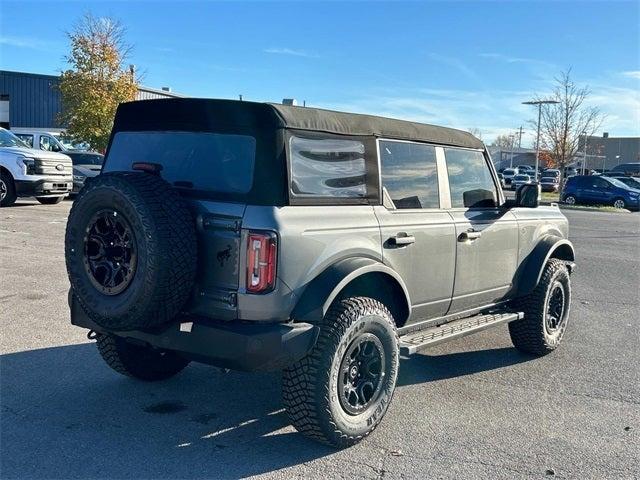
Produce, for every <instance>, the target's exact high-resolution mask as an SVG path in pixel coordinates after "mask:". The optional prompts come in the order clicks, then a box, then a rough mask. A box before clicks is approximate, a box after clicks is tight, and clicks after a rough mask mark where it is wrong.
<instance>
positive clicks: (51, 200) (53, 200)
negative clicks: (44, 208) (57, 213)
mask: <svg viewBox="0 0 640 480" xmlns="http://www.w3.org/2000/svg"><path fill="white" fill-rule="evenodd" d="M36 200H38V201H39V202H40V203H41V204H42V205H56V204H58V203H60V202H61V201H62V200H64V196H62V197H36Z"/></svg>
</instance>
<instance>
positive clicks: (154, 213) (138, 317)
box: [65, 172, 197, 332]
mask: <svg viewBox="0 0 640 480" xmlns="http://www.w3.org/2000/svg"><path fill="white" fill-rule="evenodd" d="M105 211H106V212H111V211H113V212H116V213H117V215H119V217H118V218H121V219H122V221H126V223H127V225H128V226H130V230H131V232H132V237H133V241H132V242H130V244H132V245H134V247H132V248H135V252H136V261H135V266H134V267H133V268H132V269H131V272H132V273H131V274H130V276H129V280H128V282H129V283H123V284H122V285H121V287H122V288H123V290H122V291H117V290H116V291H115V292H112V293H110V292H108V291H106V289H105V288H102V290H101V289H100V286H99V285H97V284H96V278H95V275H94V277H93V278H92V277H91V275H92V273H91V272H90V267H88V266H87V265H88V264H89V260H88V259H89V255H88V252H85V248H88V247H86V238H88V237H87V236H88V235H89V234H88V232H89V227H90V224H91V223H92V222H93V219H94V218H95V216H96V215H99V214H100V212H105ZM109 214H111V213H109ZM114 218H115V217H114ZM65 258H66V264H67V273H68V275H69V280H70V283H71V286H72V288H73V293H74V294H75V297H76V298H77V300H78V302H79V304H80V305H81V307H82V308H83V310H84V311H85V312H86V314H87V316H88V317H89V318H91V320H93V321H94V322H95V323H96V324H98V325H100V326H102V327H103V328H105V329H107V330H109V331H113V332H118V331H126V330H146V329H150V328H152V327H156V326H159V325H163V324H166V323H168V322H170V321H171V320H173V319H174V318H175V317H176V315H177V314H178V313H179V312H180V311H181V310H182V308H183V307H184V305H185V304H186V302H187V301H188V300H189V298H190V295H191V291H192V290H193V287H194V282H195V274H196V260H197V243H196V233H195V222H194V220H193V217H192V215H191V213H190V211H189V210H188V208H187V206H186V203H185V201H184V200H183V199H182V198H181V197H180V195H179V194H178V193H177V192H176V191H175V189H173V188H172V187H171V185H169V183H167V182H166V181H164V180H162V179H161V178H160V177H158V176H156V175H153V174H149V173H142V172H111V173H105V174H101V175H99V176H97V177H95V178H93V179H91V182H90V183H88V184H86V185H85V186H84V188H83V189H82V191H81V192H80V193H79V195H78V197H77V198H76V200H75V201H74V204H73V207H72V208H71V212H70V214H69V220H68V222H67V231H66V237H65Z"/></svg>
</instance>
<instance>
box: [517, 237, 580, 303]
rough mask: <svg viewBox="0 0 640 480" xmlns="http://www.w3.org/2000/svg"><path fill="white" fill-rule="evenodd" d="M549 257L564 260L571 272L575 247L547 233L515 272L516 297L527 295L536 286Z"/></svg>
mask: <svg viewBox="0 0 640 480" xmlns="http://www.w3.org/2000/svg"><path fill="white" fill-rule="evenodd" d="M550 258H557V259H559V260H564V261H565V262H566V264H567V267H568V269H569V273H572V271H573V270H574V269H575V264H574V261H575V249H574V248H573V244H572V243H571V242H570V241H569V240H567V239H566V238H561V237H558V236H556V235H547V236H545V237H543V238H542V239H541V240H540V241H539V242H538V244H537V245H536V246H535V248H534V249H533V250H532V251H531V253H530V254H529V255H528V256H527V258H526V259H525V261H524V262H523V263H522V265H521V268H520V269H519V270H520V271H519V272H518V274H517V277H518V278H519V281H518V282H517V290H516V295H515V296H516V297H521V296H523V295H528V294H529V293H531V292H532V291H533V289H534V288H536V285H538V283H539V282H540V278H541V277H542V273H543V271H544V267H545V265H546V264H547V262H548V261H549V259H550Z"/></svg>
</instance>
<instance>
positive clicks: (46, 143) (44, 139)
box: [40, 135, 52, 150]
mask: <svg viewBox="0 0 640 480" xmlns="http://www.w3.org/2000/svg"><path fill="white" fill-rule="evenodd" d="M51 147H52V142H51V141H50V139H49V137H48V136H47V135H40V150H51Z"/></svg>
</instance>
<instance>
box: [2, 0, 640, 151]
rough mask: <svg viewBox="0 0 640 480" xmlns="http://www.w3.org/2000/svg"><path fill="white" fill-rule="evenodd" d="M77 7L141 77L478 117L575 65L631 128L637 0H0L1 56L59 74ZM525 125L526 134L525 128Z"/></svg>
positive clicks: (208, 90) (491, 129)
mask: <svg viewBox="0 0 640 480" xmlns="http://www.w3.org/2000/svg"><path fill="white" fill-rule="evenodd" d="M83 12H92V13H93V14H94V15H96V16H111V17H115V18H117V19H119V20H120V21H121V22H122V23H123V24H124V25H125V26H126V28H127V40H128V41H129V43H131V44H132V45H133V46H134V49H133V53H132V56H131V58H130V61H129V62H128V63H134V64H135V65H136V66H137V68H138V70H139V71H140V72H142V73H143V74H144V78H143V83H144V84H146V85H148V86H152V87H156V88H159V87H161V86H165V85H168V86H171V87H172V89H173V90H174V91H176V92H179V93H183V94H185V95H189V96H201V97H216V98H237V96H238V94H243V96H244V98H245V99H247V100H257V101H280V100H281V99H282V98H283V97H294V98H297V99H298V100H299V101H302V100H303V99H304V100H306V101H307V104H308V105H312V106H319V107H325V108H335V109H340V110H348V111H357V112H364V113H373V114H379V115H387V116H393V117H398V118H406V119H413V120H417V121H424V122H428V123H436V124H441V125H448V126H453V127H457V128H462V129H469V128H478V129H479V130H480V131H481V132H482V135H483V138H484V139H485V141H491V140H492V139H493V138H494V137H495V136H496V135H497V134H500V133H509V132H512V131H514V130H515V129H517V128H518V127H519V126H520V125H524V126H525V129H528V130H530V129H529V128H528V126H527V123H526V122H527V120H529V119H530V118H532V117H533V112H532V111H531V110H530V107H526V106H523V105H521V102H522V101H524V100H527V99H529V98H530V97H531V96H532V95H534V94H536V93H537V94H541V95H542V94H544V93H545V92H548V91H549V89H550V87H551V85H552V81H553V78H554V76H556V75H557V74H558V73H559V72H560V71H561V70H563V69H567V68H569V67H571V68H572V73H573V77H574V79H575V81H576V82H577V83H579V84H586V85H589V86H590V88H591V89H592V91H593V94H592V96H591V98H590V103H591V104H593V105H597V106H599V107H600V108H601V109H602V110H603V111H604V112H605V113H606V114H607V119H606V122H605V124H604V125H603V130H607V131H609V132H610V134H611V135H612V136H631V135H634V136H640V2H637V1H631V2H614V1H607V2H591V1H588V2H584V1H583V2H564V1H563V2H558V1H556V2H541V1H538V2H521V1H512V2H498V1H477V2H470V3H468V2H457V1H449V2H411V3H403V2H392V3H383V2H375V3H374V2H370V3H364V2H359V3H337V2H324V3H315V2H313V3H312V2H296V3H276V2H259V3H245V2H205V1H200V2H177V1H162V2H151V1H138V2H136V1H111V2H97V1H94V2H81V1H66V2H55V1H49V2H42V3H41V2H35V1H29V0H22V1H20V2H13V1H8V0H3V1H2V3H1V5H0V65H1V68H2V69H6V70H19V71H28V72H36V73H48V74H55V73H58V72H60V70H62V69H63V68H64V67H65V63H64V59H63V57H64V55H65V53H66V49H67V46H68V43H67V40H66V37H65V31H68V30H69V29H71V28H72V26H73V24H74V22H75V21H76V20H77V19H78V17H79V16H80V15H81V14H82V13H83ZM531 138H532V135H531V132H529V133H528V134H527V136H525V138H524V143H529V142H530V141H531Z"/></svg>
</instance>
